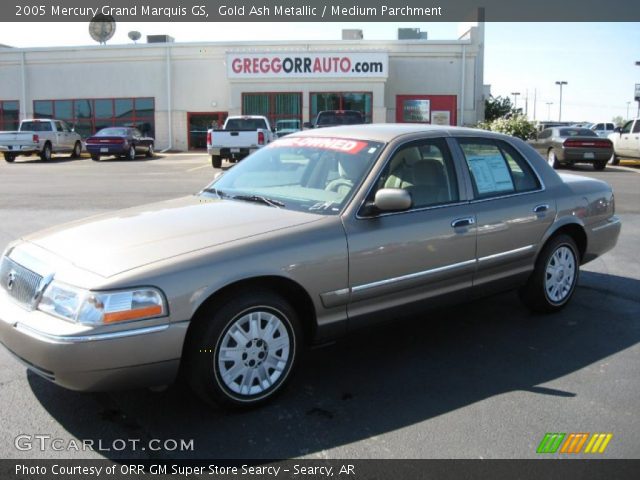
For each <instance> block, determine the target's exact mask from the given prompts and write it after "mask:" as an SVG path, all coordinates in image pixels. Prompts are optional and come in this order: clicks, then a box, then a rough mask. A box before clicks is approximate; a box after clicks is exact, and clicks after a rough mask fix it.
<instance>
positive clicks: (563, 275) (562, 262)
mask: <svg viewBox="0 0 640 480" xmlns="http://www.w3.org/2000/svg"><path fill="white" fill-rule="evenodd" d="M579 258H580V257H579V254H578V247H577V246H576V242H575V241H574V240H573V238H571V237H570V236H569V235H565V234H561V235H557V236H555V237H552V238H551V239H549V241H548V242H547V244H546V245H545V246H544V248H543V249H542V252H540V255H539V256H538V259H537V260H536V265H535V268H534V270H533V273H532V274H531V276H530V277H529V280H528V281H527V283H526V285H525V286H524V287H522V289H521V290H520V299H521V300H522V301H523V303H524V304H525V305H526V306H527V307H529V308H530V309H531V310H533V311H534V312H540V313H552V312H557V311H560V310H561V309H562V308H564V307H565V305H567V303H569V300H571V297H572V296H573V293H574V292H575V289H576V284H577V283H578V276H579V275H580V261H579Z"/></svg>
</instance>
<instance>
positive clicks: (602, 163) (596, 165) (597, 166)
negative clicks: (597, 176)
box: [593, 160, 607, 171]
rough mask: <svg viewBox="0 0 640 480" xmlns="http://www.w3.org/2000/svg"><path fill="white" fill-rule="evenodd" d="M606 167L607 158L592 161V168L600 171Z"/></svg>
mask: <svg viewBox="0 0 640 480" xmlns="http://www.w3.org/2000/svg"><path fill="white" fill-rule="evenodd" d="M605 168H607V160H599V161H597V162H593V169H594V170H598V171H602V170H604V169H605Z"/></svg>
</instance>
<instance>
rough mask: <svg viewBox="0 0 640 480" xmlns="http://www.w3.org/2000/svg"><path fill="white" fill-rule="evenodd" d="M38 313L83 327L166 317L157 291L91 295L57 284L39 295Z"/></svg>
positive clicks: (165, 308)
mask: <svg viewBox="0 0 640 480" xmlns="http://www.w3.org/2000/svg"><path fill="white" fill-rule="evenodd" d="M38 310H41V311H43V312H45V313H49V314H51V315H55V316H56V317H60V318H63V319H65V320H69V321H71V322H74V323H81V324H83V325H109V324H113V323H118V322H128V321H131V320H144V319H148V318H155V317H162V316H165V315H166V314H167V307H166V302H165V299H164V295H163V294H162V292H160V290H158V289H156V288H152V287H140V288H133V289H130V290H119V291H114V292H91V291H89V290H83V289H79V288H76V287H72V286H70V285H66V284H64V283H62V282H56V281H53V282H51V283H50V284H49V286H48V287H47V288H46V290H45V291H44V293H43V294H42V299H41V300H40V303H39V304H38Z"/></svg>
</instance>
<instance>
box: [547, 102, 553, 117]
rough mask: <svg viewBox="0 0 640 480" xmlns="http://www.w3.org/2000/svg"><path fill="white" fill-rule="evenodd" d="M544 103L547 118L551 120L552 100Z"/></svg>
mask: <svg viewBox="0 0 640 480" xmlns="http://www.w3.org/2000/svg"><path fill="white" fill-rule="evenodd" d="M546 103H547V118H548V119H549V120H551V105H553V102H546Z"/></svg>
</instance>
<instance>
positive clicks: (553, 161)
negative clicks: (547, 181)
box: [547, 148, 560, 168]
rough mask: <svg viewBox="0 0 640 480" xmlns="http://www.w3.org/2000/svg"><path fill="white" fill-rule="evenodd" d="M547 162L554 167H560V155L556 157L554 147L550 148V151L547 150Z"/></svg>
mask: <svg viewBox="0 0 640 480" xmlns="http://www.w3.org/2000/svg"><path fill="white" fill-rule="evenodd" d="M547 163H548V164H549V165H550V166H551V167H552V168H560V162H558V157H556V152H555V151H554V150H553V148H551V149H549V152H547Z"/></svg>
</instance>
